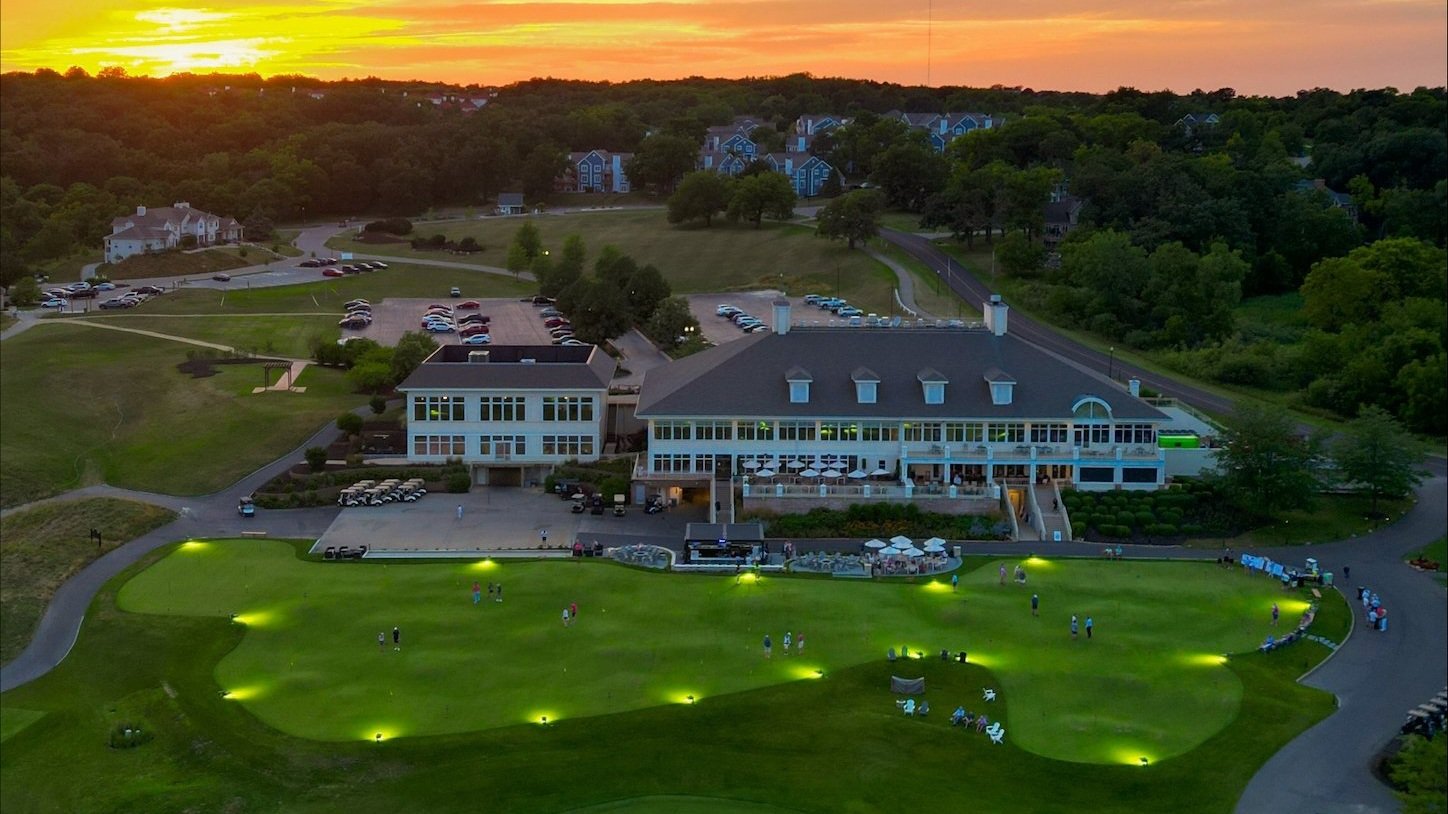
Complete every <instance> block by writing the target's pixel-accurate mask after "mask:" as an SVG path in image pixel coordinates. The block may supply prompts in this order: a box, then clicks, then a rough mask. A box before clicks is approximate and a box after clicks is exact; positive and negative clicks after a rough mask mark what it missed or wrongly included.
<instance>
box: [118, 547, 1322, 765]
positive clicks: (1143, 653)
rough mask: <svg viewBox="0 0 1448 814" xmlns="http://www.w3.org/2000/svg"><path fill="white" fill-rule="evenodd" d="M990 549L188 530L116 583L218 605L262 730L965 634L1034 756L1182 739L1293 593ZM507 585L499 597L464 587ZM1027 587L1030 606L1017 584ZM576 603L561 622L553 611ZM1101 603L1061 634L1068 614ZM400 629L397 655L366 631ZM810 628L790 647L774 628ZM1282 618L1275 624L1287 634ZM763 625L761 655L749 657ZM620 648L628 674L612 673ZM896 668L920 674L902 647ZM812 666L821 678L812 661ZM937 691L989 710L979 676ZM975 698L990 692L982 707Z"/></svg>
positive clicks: (710, 677)
mask: <svg viewBox="0 0 1448 814" xmlns="http://www.w3.org/2000/svg"><path fill="white" fill-rule="evenodd" d="M994 571H995V569H994V568H993V567H987V568H982V569H980V570H975V571H972V572H970V573H967V574H966V575H965V578H964V579H963V580H962V583H961V590H960V592H959V593H953V592H952V591H951V590H950V588H949V586H948V585H947V584H946V583H944V582H943V581H942V582H929V583H915V584H907V583H899V582H891V583H840V582H834V581H827V580H802V579H789V578H769V577H765V578H763V579H761V580H759V581H758V582H752V581H750V580H748V579H746V580H745V581H744V582H743V583H740V584H736V582H735V580H734V579H733V578H732V577H725V578H716V577H677V576H675V577H669V576H664V575H660V574H657V573H650V572H641V571H637V570H632V569H626V568H622V567H618V566H615V565H612V564H610V563H602V562H597V563H595V562H587V563H579V562H567V561H565V562H481V563H454V564H392V565H376V564H366V565H363V566H360V567H355V566H346V565H320V566H319V565H317V564H315V563H310V562H305V561H300V560H298V559H297V558H296V557H295V556H294V552H293V549H292V547H291V546H289V545H287V544H285V543H280V542H274V541H273V542H256V541H253V542H224V541H223V542H212V541H207V542H194V543H188V544H185V545H183V546H181V547H180V548H179V549H177V551H176V552H175V553H174V554H172V555H170V556H168V557H167V558H165V559H164V560H162V561H161V562H160V563H158V564H157V565H155V566H153V567H152V568H150V569H149V570H147V571H146V572H145V573H143V574H141V575H139V576H138V577H136V578H135V579H133V580H132V581H131V582H129V583H128V584H127V585H126V586H125V587H124V588H123V589H122V590H121V593H120V598H119V605H120V607H121V608H122V609H123V610H128V611H132V612H137V613H151V614H179V615H201V616H212V617H221V618H227V617H229V616H230V614H232V613H237V614H239V616H238V622H239V623H240V624H242V625H244V626H245V628H246V630H247V635H246V636H245V638H243V640H242V643H241V645H240V646H239V647H238V648H237V649H236V650H235V651H233V652H232V653H230V654H228V655H227V656H226V658H224V659H222V660H221V663H220V664H219V665H218V667H217V670H216V677H217V682H218V683H219V684H220V686H221V687H222V688H224V689H225V690H227V691H229V692H230V694H231V696H230V697H231V698H232V699H233V700H235V701H237V702H239V703H240V704H241V705H243V706H245V707H246V708H247V709H249V710H251V711H252V712H253V713H255V714H256V715H257V717H259V718H260V719H261V720H263V721H264V722H266V723H267V724H269V725H271V726H273V727H275V728H277V729H279V730H281V731H283V732H286V733H288V734H291V735H295V736H298V737H304V738H311V739H317V740H328V741H346V740H366V739H370V738H373V737H374V736H375V734H376V733H379V732H380V733H382V734H383V735H384V737H386V738H393V737H403V736H407V737H417V736H426V735H441V734H456V733H463V732H470V731H478V730H487V729H494V728H500V727H507V726H512V725H517V724H523V723H537V722H539V721H540V720H541V719H542V718H543V717H544V716H547V718H548V720H550V721H553V722H557V721H561V720H565V719H572V718H579V717H589V716H599V715H607V714H611V713H616V712H622V711H629V710H638V709H643V708H648V707H655V706H660V705H669V704H682V703H687V700H688V696H690V695H692V696H694V698H695V700H696V701H698V700H702V699H706V698H713V697H717V696H723V695H730V694H734V693H740V692H746V691H750V690H756V689H760V688H764V687H768V686H773V685H779V684H786V683H791V682H796V681H809V680H815V679H817V678H818V677H819V676H820V675H829V674H831V673H833V672H835V671H838V670H842V669H847V668H851V667H855V666H858V665H861V664H865V663H868V662H872V661H883V656H884V653H885V651H886V650H887V649H889V648H891V647H894V648H896V649H897V651H898V650H900V649H902V648H905V647H908V648H909V649H910V650H911V651H912V652H915V653H920V652H921V651H924V652H926V653H929V654H930V658H932V659H934V660H937V661H938V655H937V654H938V653H939V651H940V649H942V648H947V649H949V650H951V651H952V652H954V651H958V650H962V649H964V650H967V651H968V652H969V653H970V658H971V661H972V662H974V663H976V664H979V665H982V666H984V667H986V668H988V669H990V670H991V671H992V672H993V673H994V674H995V675H996V676H997V679H998V682H999V683H998V685H997V686H998V689H1000V691H1001V693H1002V695H1004V696H1006V697H1008V698H1009V699H1010V701H1011V703H1012V705H1013V708H1014V709H1015V710H1016V713H1015V714H1014V715H1013V716H1011V717H1010V718H1008V719H1007V720H1006V725H1007V727H1008V729H1009V730H1010V732H1011V737H1012V739H1013V740H1014V741H1015V743H1016V744H1017V745H1019V746H1021V747H1022V748H1024V749H1027V750H1029V751H1032V752H1035V753H1037V754H1039V755H1042V756H1046V757H1051V758H1056V759H1060V760H1070V761H1082V762H1091V763H1117V764H1132V763H1134V762H1135V761H1137V760H1138V759H1139V757H1140V756H1142V755H1146V756H1149V757H1150V758H1151V759H1153V760H1160V759H1165V758H1168V757H1171V756H1174V755H1178V754H1181V753H1183V752H1186V751H1188V750H1190V749H1192V748H1194V747H1196V746H1197V745H1199V744H1201V743H1202V742H1203V741H1205V740H1206V739H1207V738H1209V737H1211V736H1212V735H1213V734H1214V733H1215V732H1217V731H1219V730H1221V729H1222V728H1224V727H1225V726H1226V725H1227V724H1228V723H1229V722H1230V721H1231V720H1232V718H1233V717H1234V716H1235V715H1236V714H1237V710H1238V708H1239V702H1240V698H1241V691H1242V688H1241V683H1240V681H1238V679H1237V677H1236V676H1235V675H1234V674H1233V673H1232V671H1230V670H1229V669H1227V668H1226V667H1225V665H1224V663H1223V662H1224V661H1225V659H1224V658H1223V657H1222V654H1224V653H1237V652H1243V651H1250V650H1252V649H1253V648H1254V647H1255V646H1256V645H1257V644H1258V643H1259V642H1260V641H1261V640H1262V639H1263V638H1265V636H1266V635H1267V634H1268V633H1269V632H1271V631H1272V630H1273V628H1271V627H1270V624H1269V623H1270V614H1269V610H1270V608H1271V604H1272V602H1273V601H1277V602H1279V603H1281V604H1282V605H1283V610H1284V616H1286V617H1287V618H1289V619H1293V618H1295V617H1296V616H1297V615H1298V614H1300V613H1301V611H1302V610H1303V609H1305V607H1306V603H1305V602H1304V601H1302V600H1300V599H1298V598H1296V596H1295V595H1294V596H1292V597H1285V596H1283V595H1282V594H1281V591H1280V590H1279V589H1277V588H1276V587H1275V586H1274V584H1273V583H1272V582H1270V581H1267V580H1260V579H1253V578H1252V577H1250V576H1247V575H1244V574H1240V573H1237V572H1235V571H1224V570H1220V569H1217V568H1215V567H1213V566H1211V565H1208V564H1200V563H1173V564H1148V563H1115V562H1098V561H1070V562H1048V561H1043V560H1033V561H1032V564H1031V565H1030V566H1029V572H1030V574H1031V579H1030V582H1031V585H1030V588H1029V590H1027V589H1026V588H1022V587H1019V586H1015V585H1010V586H1005V587H1002V586H1000V585H997V584H996V578H995V573H994ZM474 580H478V581H480V582H484V583H486V582H491V581H501V582H502V583H503V584H504V585H505V588H506V593H505V601H504V602H503V603H494V602H487V601H486V598H485V600H484V603H483V604H482V605H479V606H474V605H473V603H472V601H471V598H470V595H469V586H470V585H471V584H472V582H473V581H474ZM1032 592H1035V593H1039V594H1040V595H1041V596H1042V605H1043V609H1044V610H1043V614H1042V615H1041V616H1040V617H1032V616H1031V614H1030V612H1029V598H1030V593H1032ZM570 602H578V604H579V606H580V619H579V620H578V621H577V622H576V624H575V625H574V626H572V627H567V628H565V627H564V626H563V624H562V621H561V609H562V608H563V607H564V606H565V605H567V604H568V603H570ZM1072 612H1076V613H1078V614H1079V615H1080V617H1081V618H1082V619H1083V620H1084V618H1085V617H1086V616H1087V615H1092V616H1094V619H1095V623H1096V636H1095V638H1094V640H1087V638H1086V636H1085V633H1084V632H1083V633H1082V634H1081V636H1080V638H1079V639H1077V640H1072V639H1071V637H1070V635H1069V632H1068V624H1067V622H1068V619H1069V617H1070V614H1071V613H1072ZM394 625H398V626H400V627H401V629H402V634H403V642H402V648H401V651H400V652H394V651H393V648H392V644H391V642H390V640H389V641H388V642H387V644H386V646H385V647H383V648H379V647H378V645H377V642H376V636H377V633H378V632H379V631H387V632H389V634H390V631H391V629H392V627H393V626H394ZM789 629H793V630H795V631H797V632H803V633H805V634H806V636H807V649H806V652H805V653H804V654H796V655H786V654H785V653H784V651H783V649H782V637H783V634H784V632H785V630H789ZM1281 630H1282V629H1281V628H1279V629H1277V632H1279V633H1280V632H1281ZM766 632H769V633H770V634H771V635H772V636H773V637H774V639H775V643H776V645H775V654H774V657H773V658H772V659H765V658H764V657H763V655H762V647H761V640H762V637H763V636H764V634H765V633H766ZM621 666H623V669H621ZM896 669H897V672H899V673H900V674H902V675H913V674H914V672H915V669H916V663H915V662H913V661H912V662H911V663H909V664H901V665H899V666H898V667H897V668H896ZM817 671H818V672H817ZM927 698H930V699H931V700H932V701H933V702H934V705H935V706H936V708H937V709H942V710H943V711H945V712H947V713H948V711H949V709H953V708H954V706H955V705H957V704H962V703H964V704H966V705H967V706H982V705H980V703H979V701H980V698H979V690H978V688H977V689H974V690H972V692H971V693H970V694H969V695H966V696H955V697H948V696H947V697H942V696H940V695H936V694H934V693H930V692H928V693H927ZM982 708H985V707H983V706H982Z"/></svg>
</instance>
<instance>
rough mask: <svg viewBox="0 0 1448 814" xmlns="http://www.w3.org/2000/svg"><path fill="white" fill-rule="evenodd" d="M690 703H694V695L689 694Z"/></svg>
mask: <svg viewBox="0 0 1448 814" xmlns="http://www.w3.org/2000/svg"><path fill="white" fill-rule="evenodd" d="M689 703H691V704H692V703H694V696H692V695H691V696H689Z"/></svg>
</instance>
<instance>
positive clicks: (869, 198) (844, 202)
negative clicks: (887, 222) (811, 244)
mask: <svg viewBox="0 0 1448 814" xmlns="http://www.w3.org/2000/svg"><path fill="white" fill-rule="evenodd" d="M884 208H885V199H884V198H883V197H882V196H881V195H880V193H878V192H876V191H875V190H873V189H861V190H857V191H855V192H851V193H849V194H847V195H842V196H840V197H838V198H836V199H834V200H833V201H830V202H829V203H828V204H825V207H824V208H823V209H821V210H820V213H819V226H817V227H816V228H815V234H816V235H819V236H820V237H827V238H829V239H831V240H841V239H843V240H844V241H845V242H846V243H848V244H849V247H850V248H851V249H853V248H855V243H856V242H860V243H864V242H866V241H868V240H869V239H870V238H872V237H874V236H875V235H878V234H879V233H880V210H882V209H884Z"/></svg>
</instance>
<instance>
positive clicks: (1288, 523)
mask: <svg viewBox="0 0 1448 814" xmlns="http://www.w3.org/2000/svg"><path fill="white" fill-rule="evenodd" d="M1371 505H1372V504H1371V501H1369V500H1368V498H1365V497H1362V496H1360V495H1320V496H1319V497H1318V498H1317V505H1316V506H1314V507H1313V508H1312V510H1311V511H1301V510H1299V511H1290V512H1283V513H1282V516H1281V517H1279V518H1278V520H1277V521H1276V523H1274V524H1272V525H1270V526H1264V527H1262V528H1257V529H1253V530H1251V531H1249V532H1247V533H1246V534H1243V535H1241V536H1240V537H1237V538H1236V539H1235V541H1233V542H1232V543H1231V544H1232V545H1234V546H1236V547H1238V548H1248V547H1251V546H1271V545H1298V544H1302V543H1326V542H1331V541H1333V540H1346V539H1348V538H1349V537H1356V536H1358V535H1359V534H1367V533H1368V532H1370V531H1372V530H1373V529H1376V528H1378V527H1380V526H1385V525H1389V524H1391V523H1393V522H1395V521H1396V520H1397V519H1398V518H1400V517H1402V516H1403V513H1404V512H1406V511H1407V510H1408V509H1409V508H1411V507H1412V505H1413V503H1412V501H1411V500H1379V501H1378V511H1379V512H1382V513H1383V514H1385V515H1387V519H1385V520H1374V519H1373V518H1371V517H1369V516H1368V510H1369V508H1370V507H1371Z"/></svg>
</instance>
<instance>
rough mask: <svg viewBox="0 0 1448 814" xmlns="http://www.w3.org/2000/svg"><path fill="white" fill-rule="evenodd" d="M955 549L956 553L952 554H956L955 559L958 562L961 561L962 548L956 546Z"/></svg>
mask: <svg viewBox="0 0 1448 814" xmlns="http://www.w3.org/2000/svg"><path fill="white" fill-rule="evenodd" d="M953 548H954V551H953V552H952V553H954V554H955V558H956V559H957V560H958V559H960V546H954V547H953Z"/></svg>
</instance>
